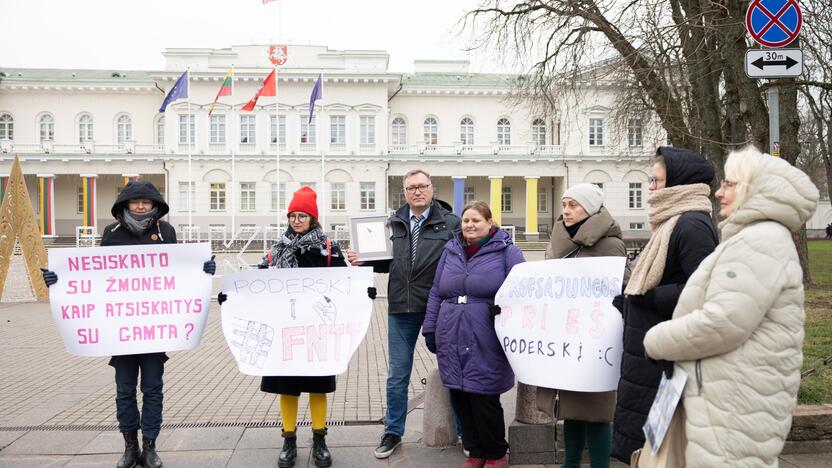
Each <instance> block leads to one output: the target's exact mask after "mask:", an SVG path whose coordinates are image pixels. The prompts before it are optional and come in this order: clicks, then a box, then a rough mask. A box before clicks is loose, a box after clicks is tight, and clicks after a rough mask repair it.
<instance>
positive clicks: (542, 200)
mask: <svg viewBox="0 0 832 468" xmlns="http://www.w3.org/2000/svg"><path fill="white" fill-rule="evenodd" d="M548 201H549V197H548V196H547V192H546V187H538V188H537V211H549V203H548Z"/></svg>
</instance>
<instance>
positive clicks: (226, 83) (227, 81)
mask: <svg viewBox="0 0 832 468" xmlns="http://www.w3.org/2000/svg"><path fill="white" fill-rule="evenodd" d="M233 72H234V70H233V69H229V70H228V72H227V73H226V74H225V78H224V79H223V80H222V85H221V86H220V90H219V91H217V95H216V97H214V102H212V103H211V108H210V109H208V116H209V117H210V116H211V112H214V106H215V105H217V100H218V99H219V98H220V96H231V94H232V92H233V89H234V74H233Z"/></svg>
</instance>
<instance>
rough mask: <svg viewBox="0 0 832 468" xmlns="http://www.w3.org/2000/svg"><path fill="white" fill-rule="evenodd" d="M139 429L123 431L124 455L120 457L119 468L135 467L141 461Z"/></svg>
mask: <svg viewBox="0 0 832 468" xmlns="http://www.w3.org/2000/svg"><path fill="white" fill-rule="evenodd" d="M138 432H139V431H130V432H122V433H121V435H123V436H124V455H122V456H121V458H119V459H118V465H116V467H117V468H133V467H135V466H136V464H137V463H138V462H139V434H138Z"/></svg>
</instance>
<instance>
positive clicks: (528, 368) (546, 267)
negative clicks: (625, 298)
mask: <svg viewBox="0 0 832 468" xmlns="http://www.w3.org/2000/svg"><path fill="white" fill-rule="evenodd" d="M624 261H625V259H624V257H586V258H570V259H558V260H547V261H543V262H526V263H521V264H518V265H516V266H515V267H514V268H512V270H511V272H510V273H509V275H508V277H507V278H506V280H505V282H504V283H503V285H502V287H500V290H499V291H498V292H497V296H496V298H495V303H496V304H498V305H499V306H500V307H501V309H502V313H501V314H500V315H498V316H497V317H496V318H495V323H494V327H495V330H496V332H497V336H498V337H499V339H500V343H501V345H502V348H503V351H504V352H505V354H506V356H507V357H508V360H509V363H510V364H511V367H512V369H513V370H514V373H515V375H517V379H518V380H519V381H521V382H523V383H525V384H529V385H537V386H543V387H549V388H558V389H563V390H574V391H579V392H604V391H609V390H614V389H615V388H616V386H617V385H618V378H619V368H620V364H621V354H622V351H623V339H622V336H623V331H624V330H623V329H624V324H623V320H622V318H621V314H620V313H619V312H618V310H617V309H616V308H615V307H613V305H612V299H613V298H614V297H615V296H617V295H618V294H621V282H622V280H623V276H624Z"/></svg>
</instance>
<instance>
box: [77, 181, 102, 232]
mask: <svg viewBox="0 0 832 468" xmlns="http://www.w3.org/2000/svg"><path fill="white" fill-rule="evenodd" d="M97 177H98V175H97V174H81V189H82V192H83V217H82V225H83V226H85V227H92V228H95V227H96V222H95V217H96V216H97V214H98V210H97V206H96V183H95V182H96V178H97Z"/></svg>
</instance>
